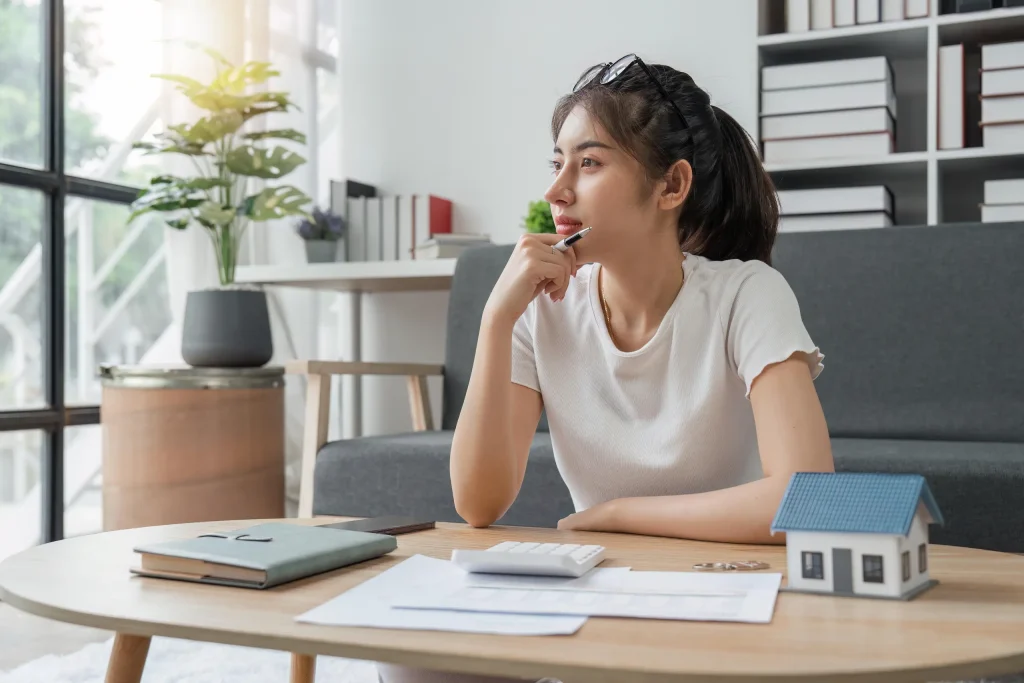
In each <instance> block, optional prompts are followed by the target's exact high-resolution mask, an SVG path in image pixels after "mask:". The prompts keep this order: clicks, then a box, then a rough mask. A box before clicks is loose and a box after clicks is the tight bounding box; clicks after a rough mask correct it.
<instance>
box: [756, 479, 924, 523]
mask: <svg viewBox="0 0 1024 683" xmlns="http://www.w3.org/2000/svg"><path fill="white" fill-rule="evenodd" d="M920 503H924V505H925V507H926V508H927V509H928V512H929V513H930V514H931V516H932V519H933V520H934V521H935V522H936V523H938V524H943V523H944V522H943V520H942V513H941V512H940V511H939V506H938V504H937V503H936V502H935V498H934V496H932V492H931V490H930V489H929V488H928V482H926V481H925V478H924V477H922V476H921V475H919V474H880V473H879V474H876V473H866V472H865V473H861V472H835V473H832V472H798V473H796V474H794V475H793V477H792V479H790V481H789V486H788V487H787V488H786V493H785V495H784V496H783V497H782V503H781V504H780V505H779V509H778V512H776V514H775V520H774V521H773V522H772V527H771V531H772V533H775V532H776V531H835V532H852V533H866V534H901V535H904V536H905V535H907V534H908V533H909V532H910V525H911V522H913V520H914V514H915V513H916V512H917V507H918V505H919V504H920Z"/></svg>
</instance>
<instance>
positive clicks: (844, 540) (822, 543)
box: [786, 531, 902, 596]
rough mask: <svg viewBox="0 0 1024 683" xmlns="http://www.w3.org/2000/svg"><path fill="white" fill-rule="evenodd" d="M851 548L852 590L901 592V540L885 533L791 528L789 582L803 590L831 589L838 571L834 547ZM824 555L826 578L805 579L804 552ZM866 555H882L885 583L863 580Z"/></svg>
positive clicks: (862, 592) (883, 593) (878, 592)
mask: <svg viewBox="0 0 1024 683" xmlns="http://www.w3.org/2000/svg"><path fill="white" fill-rule="evenodd" d="M833 548H849V549H850V551H851V558H850V559H851V563H852V575H853V592H854V593H860V594H862V595H890V596H893V595H899V594H900V593H901V592H902V590H901V588H902V570H901V566H900V555H899V540H898V539H897V537H895V536H888V535H884V534H835V533H823V532H812V531H790V532H788V533H787V534H786V564H787V568H788V573H787V577H788V585H789V586H790V587H791V588H796V589H801V590H820V591H825V592H829V593H831V592H832V587H833V578H834V576H835V571H834V568H833V566H832V549H833ZM804 551H808V552H819V553H821V554H822V567H823V569H824V573H823V575H824V578H823V579H805V578H803V572H802V565H801V553H802V552H804ZM864 555H881V556H882V578H883V579H884V583H865V582H864V564H863V559H862V558H863V556H864Z"/></svg>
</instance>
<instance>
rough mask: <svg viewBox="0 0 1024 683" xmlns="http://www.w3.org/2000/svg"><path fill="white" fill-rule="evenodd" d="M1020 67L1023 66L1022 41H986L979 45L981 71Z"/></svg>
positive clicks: (1023, 48) (1023, 52)
mask: <svg viewBox="0 0 1024 683" xmlns="http://www.w3.org/2000/svg"><path fill="white" fill-rule="evenodd" d="M1020 67H1024V41H1017V42H1013V43H987V44H985V45H982V46H981V70H982V71H994V70H996V69H1017V68H1020Z"/></svg>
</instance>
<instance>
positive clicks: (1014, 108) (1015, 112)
mask: <svg viewBox="0 0 1024 683" xmlns="http://www.w3.org/2000/svg"><path fill="white" fill-rule="evenodd" d="M981 130H982V140H983V144H984V146H985V147H988V148H992V149H999V150H1024V41H1021V42H1016V43H995V44H990V45H982V46H981Z"/></svg>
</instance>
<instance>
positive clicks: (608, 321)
mask: <svg viewBox="0 0 1024 683" xmlns="http://www.w3.org/2000/svg"><path fill="white" fill-rule="evenodd" d="M683 260H684V261H685V260H686V256H683ZM685 282H686V275H683V282H681V283H679V288H680V289H682V287H683V283H685ZM603 283H604V268H602V269H601V270H599V271H597V294H598V296H600V297H601V309H602V310H603V311H604V324H605V326H606V327H607V328H608V334H609V335H611V334H612V312H611V310H610V309H609V308H608V301H607V300H606V299H605V298H604V284H603Z"/></svg>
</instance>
